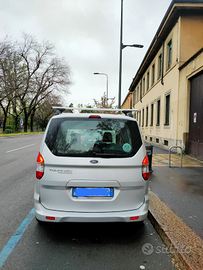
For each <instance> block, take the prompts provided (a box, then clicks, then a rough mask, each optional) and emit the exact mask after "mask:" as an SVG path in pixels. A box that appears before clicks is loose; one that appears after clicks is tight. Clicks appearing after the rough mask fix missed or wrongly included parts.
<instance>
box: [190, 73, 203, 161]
mask: <svg viewBox="0 0 203 270" xmlns="http://www.w3.org/2000/svg"><path fill="white" fill-rule="evenodd" d="M189 155H191V156H193V157H195V158H197V159H201V160H203V74H200V75H198V76H196V77H195V78H193V79H192V80H191V94H190V123H189Z"/></svg>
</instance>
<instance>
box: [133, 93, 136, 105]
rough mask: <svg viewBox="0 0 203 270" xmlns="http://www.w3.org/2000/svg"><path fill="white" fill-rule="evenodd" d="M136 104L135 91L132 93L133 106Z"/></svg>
mask: <svg viewBox="0 0 203 270" xmlns="http://www.w3.org/2000/svg"><path fill="white" fill-rule="evenodd" d="M135 103H136V90H134V91H133V106H134V105H135Z"/></svg>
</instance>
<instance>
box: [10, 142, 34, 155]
mask: <svg viewBox="0 0 203 270" xmlns="http://www.w3.org/2000/svg"><path fill="white" fill-rule="evenodd" d="M35 144H36V143H33V144H29V145H25V146H22V147H19V148H16V149H12V150H9V151H7V152H6V153H10V152H14V151H18V150H21V149H24V148H27V147H30V146H33V145H35Z"/></svg>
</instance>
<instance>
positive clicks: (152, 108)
mask: <svg viewBox="0 0 203 270" xmlns="http://www.w3.org/2000/svg"><path fill="white" fill-rule="evenodd" d="M153 122H154V104H153V103H152V104H151V124H150V125H151V126H153Z"/></svg>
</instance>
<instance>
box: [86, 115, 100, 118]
mask: <svg viewBox="0 0 203 270" xmlns="http://www.w3.org/2000/svg"><path fill="white" fill-rule="evenodd" d="M89 118H101V116H100V115H90V116H89Z"/></svg>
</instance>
